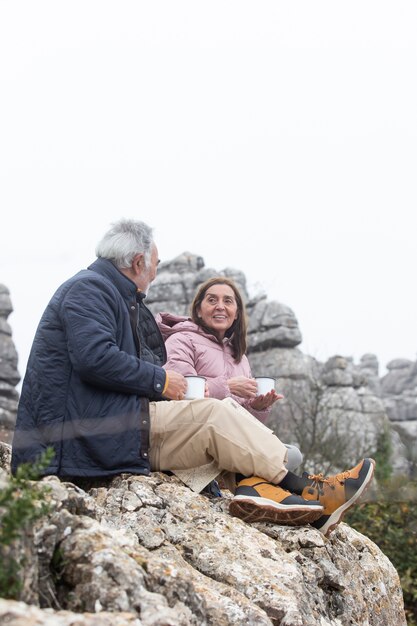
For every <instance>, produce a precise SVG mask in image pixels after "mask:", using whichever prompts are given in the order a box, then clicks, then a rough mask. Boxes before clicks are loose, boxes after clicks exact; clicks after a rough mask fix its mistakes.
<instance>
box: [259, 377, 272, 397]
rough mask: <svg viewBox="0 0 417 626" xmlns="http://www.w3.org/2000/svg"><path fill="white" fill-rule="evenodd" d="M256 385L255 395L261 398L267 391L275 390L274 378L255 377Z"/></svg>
mask: <svg viewBox="0 0 417 626" xmlns="http://www.w3.org/2000/svg"><path fill="white" fill-rule="evenodd" d="M255 380H256V383H257V385H258V393H257V394H256V395H258V396H263V395H265V394H266V393H268V391H272V389H275V378H270V377H269V376H255Z"/></svg>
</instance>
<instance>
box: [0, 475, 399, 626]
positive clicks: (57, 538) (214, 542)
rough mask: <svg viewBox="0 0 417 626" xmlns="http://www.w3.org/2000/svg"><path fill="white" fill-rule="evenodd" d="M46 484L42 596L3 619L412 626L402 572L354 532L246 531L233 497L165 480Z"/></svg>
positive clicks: (5, 610) (37, 574)
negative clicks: (233, 509) (85, 486)
mask: <svg viewBox="0 0 417 626" xmlns="http://www.w3.org/2000/svg"><path fill="white" fill-rule="evenodd" d="M38 485H39V486H42V485H47V486H48V487H49V489H50V492H49V496H48V498H49V500H50V502H51V503H52V504H53V508H52V510H51V512H50V513H49V515H48V517H47V518H46V519H44V520H42V521H40V522H38V523H37V525H36V528H35V529H34V546H35V552H34V554H32V556H31V559H30V562H29V560H27V561H26V565H25V569H26V572H27V577H31V580H32V585H29V587H30V588H31V589H32V590H34V591H35V592H36V590H37V594H38V595H37V597H36V593H35V594H28V593H27V591H26V592H25V593H26V597H27V598H29V599H30V602H29V603H27V604H26V605H25V604H22V603H16V602H13V601H6V600H2V601H0V623H3V621H4V620H8V621H7V623H8V624H12V625H13V626H20V624H23V623H25V624H27V623H31V622H30V621H29V622H23V621H22V620H23V616H24V615H25V616H26V617H27V618H28V619H30V620H32V622H33V624H37V625H43V624H45V625H46V626H49V625H52V624H62V625H63V626H64V625H65V626H66V625H67V624H68V625H69V624H73V623H77V624H82V625H85V626H90V625H91V626H93V625H94V624H99V623H100V624H107V623H110V622H109V620H110V617H111V616H112V617H113V621H112V623H114V624H120V625H124V624H137V625H142V624H143V625H144V626H145V625H146V626H148V625H155V626H163V625H172V626H177V625H178V626H179V625H181V626H183V625H184V626H185V625H188V624H190V625H193V626H200V625H202V624H207V625H209V624H216V626H217V625H218V626H223V625H224V626H226V625H234V626H241V625H242V624H249V625H253V626H258V625H259V626H261V625H265V626H272V625H273V624H280V625H281V626H335V625H342V624H355V625H356V626H386V624H395V625H396V626H405V617H404V611H403V602H402V592H401V588H400V584H399V579H398V575H397V573H396V571H395V569H394V568H393V566H392V564H391V563H390V561H389V560H388V559H387V557H385V556H384V555H383V554H382V552H381V551H380V550H379V548H377V546H376V545H374V544H373V543H372V542H371V541H369V539H367V538H366V537H364V536H363V535H361V534H359V533H357V532H356V531H354V530H353V529H351V528H350V527H349V526H347V525H346V524H343V523H342V524H340V525H339V526H338V527H337V529H336V530H335V531H334V532H333V533H332V534H331V535H330V537H329V538H328V539H326V538H324V537H323V535H321V534H320V532H319V531H317V530H315V529H314V528H313V527H310V526H306V527H294V528H293V527H286V526H278V525H273V524H254V525H249V524H245V523H244V522H242V521H241V520H239V519H236V518H232V517H230V515H229V514H228V503H229V499H230V497H231V496H230V494H229V493H228V492H225V493H224V497H223V498H216V499H208V498H205V497H204V496H202V495H197V494H195V493H193V492H192V491H190V490H189V489H188V488H187V487H185V486H184V485H182V483H180V481H179V479H178V478H176V477H175V476H166V475H164V474H161V473H153V474H151V476H149V477H143V476H132V475H121V476H118V477H115V478H114V479H113V480H112V481H111V483H110V484H109V486H108V487H107V488H105V487H100V486H98V487H93V488H92V489H90V491H89V492H88V493H86V492H84V491H83V490H82V489H80V488H79V487H76V486H75V485H73V484H71V483H64V482H61V481H59V480H58V479H56V478H48V479H44V480H43V481H41V482H40V483H38ZM81 511H84V512H87V513H88V514H87V515H86V514H85V513H81ZM25 599H26V598H25V597H23V598H20V600H25ZM28 604H30V605H32V606H29V605H28ZM34 605H38V608H36V607H35V606H34ZM48 607H49V608H48ZM6 616H7V617H6ZM101 617H102V618H103V619H102V622H99V621H96V618H97V619H98V618H101ZM52 618H54V619H55V620H56V621H55V622H53V621H52ZM71 619H73V621H72V622H71ZM133 619H135V620H136V621H133ZM19 620H20V621H19Z"/></svg>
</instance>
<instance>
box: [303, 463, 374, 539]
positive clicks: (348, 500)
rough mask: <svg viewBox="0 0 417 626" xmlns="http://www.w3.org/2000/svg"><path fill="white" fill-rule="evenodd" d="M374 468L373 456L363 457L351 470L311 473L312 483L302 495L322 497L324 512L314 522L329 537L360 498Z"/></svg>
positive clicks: (305, 488)
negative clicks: (327, 474)
mask: <svg viewBox="0 0 417 626" xmlns="http://www.w3.org/2000/svg"><path fill="white" fill-rule="evenodd" d="M374 468H375V461H374V460H373V459H363V460H362V461H361V462H360V463H358V465H356V467H353V468H352V469H350V470H347V471H345V472H341V473H340V474H336V475H335V476H328V477H327V478H325V477H324V476H323V474H311V475H309V476H308V479H311V481H312V482H311V485H307V486H306V487H304V489H303V491H302V493H301V495H302V497H303V498H305V499H306V500H310V499H311V500H313V501H314V502H315V501H317V500H318V501H319V502H320V503H321V504H322V505H323V507H324V511H323V515H322V516H321V517H319V518H318V519H317V520H316V521H315V522H313V526H314V527H315V528H317V529H318V530H320V532H322V533H323V535H325V536H326V537H327V536H328V535H329V534H330V533H331V531H332V530H333V529H334V528H335V527H336V526H337V524H339V523H340V522H341V521H342V518H343V516H344V514H345V513H346V511H347V510H348V509H350V507H351V506H352V505H353V504H355V502H357V501H358V500H359V498H360V497H361V496H362V495H363V493H364V492H365V491H366V489H367V488H368V487H369V484H370V482H371V480H372V477H373V474H374Z"/></svg>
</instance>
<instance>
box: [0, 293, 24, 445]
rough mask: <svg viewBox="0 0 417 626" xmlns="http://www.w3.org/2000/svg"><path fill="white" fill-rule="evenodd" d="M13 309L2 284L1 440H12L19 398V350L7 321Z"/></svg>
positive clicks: (0, 334)
mask: <svg viewBox="0 0 417 626" xmlns="http://www.w3.org/2000/svg"><path fill="white" fill-rule="evenodd" d="M12 311H13V307H12V303H11V300H10V293H9V290H8V289H7V287H5V286H4V285H2V284H0V441H10V440H11V435H12V432H13V428H14V423H15V420H16V411H17V403H18V400H19V394H18V392H17V391H16V385H17V384H18V382H19V381H20V375H19V372H18V371H17V352H16V348H15V345H14V343H13V340H12V329H11V328H10V325H9V323H8V321H7V319H8V317H9V315H10V313H11V312H12Z"/></svg>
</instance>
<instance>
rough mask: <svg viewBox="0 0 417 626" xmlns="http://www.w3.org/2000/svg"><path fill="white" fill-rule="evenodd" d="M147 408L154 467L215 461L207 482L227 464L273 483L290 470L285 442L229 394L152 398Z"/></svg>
mask: <svg viewBox="0 0 417 626" xmlns="http://www.w3.org/2000/svg"><path fill="white" fill-rule="evenodd" d="M149 410H150V419H151V432H150V463H151V470H153V471H159V470H161V471H168V470H170V471H173V472H175V470H181V471H182V470H190V469H192V468H198V467H201V466H207V467H211V468H212V469H211V474H212V476H211V477H208V474H207V478H208V480H207V482H206V483H205V484H207V483H208V482H210V480H212V479H213V478H215V477H216V476H217V475H218V474H219V473H220V472H222V471H224V470H226V471H227V472H236V473H240V474H243V475H245V476H259V477H261V478H264V479H265V480H267V481H268V482H272V483H279V482H280V481H281V480H282V479H283V478H284V476H285V474H286V473H287V469H286V467H285V463H286V461H287V448H286V447H285V445H284V444H283V443H282V442H281V441H280V440H279V439H278V437H276V436H275V435H274V434H273V432H272V430H270V429H269V428H267V427H266V426H264V424H262V423H261V422H260V421H259V420H257V419H256V417H253V415H251V414H250V413H249V412H248V411H246V409H244V408H243V407H242V406H240V404H238V403H237V402H235V401H234V400H232V399H231V398H226V399H225V400H215V399H213V398H204V399H202V400H180V401H171V402H169V401H162V402H150V404H149ZM175 473H177V472H175ZM178 473H179V475H180V477H181V472H178ZM208 473H210V471H209V472H208ZM184 482H187V481H186V480H185V481H184ZM189 486H191V485H189ZM203 487H204V485H203ZM191 488H193V487H192V486H191ZM201 488H202V487H201ZM195 490H196V491H199V489H198V488H196V489H195Z"/></svg>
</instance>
